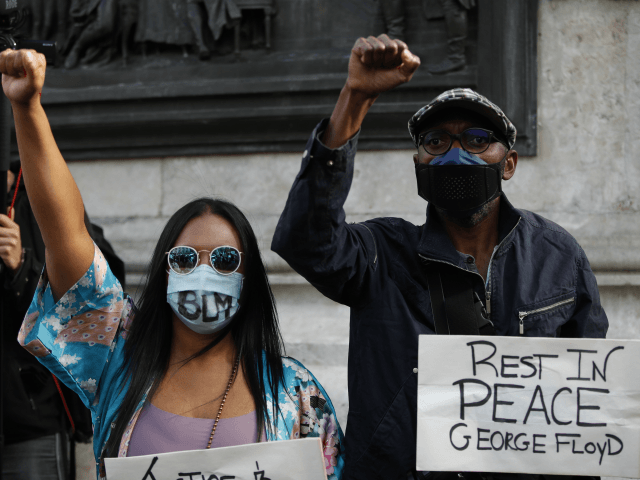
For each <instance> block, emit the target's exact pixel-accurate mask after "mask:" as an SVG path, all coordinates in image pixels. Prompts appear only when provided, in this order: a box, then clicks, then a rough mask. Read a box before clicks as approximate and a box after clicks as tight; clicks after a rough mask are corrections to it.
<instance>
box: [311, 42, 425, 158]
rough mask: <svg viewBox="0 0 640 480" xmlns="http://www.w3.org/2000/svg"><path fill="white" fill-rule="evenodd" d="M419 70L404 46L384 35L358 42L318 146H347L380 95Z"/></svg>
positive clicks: (417, 61)
mask: <svg viewBox="0 0 640 480" xmlns="http://www.w3.org/2000/svg"><path fill="white" fill-rule="evenodd" d="M419 66H420V59H419V58H418V57H417V56H415V55H413V54H412V53H411V52H410V51H409V48H408V47H407V44H406V43H404V42H402V41H400V40H391V39H390V38H389V37H388V36H387V35H380V36H379V37H378V38H376V37H368V38H366V39H365V38H359V39H358V40H356V43H355V45H354V46H353V49H352V50H351V57H350V58H349V76H348V78H347V83H346V84H345V86H344V87H343V89H342V92H341V93H340V97H339V98H338V102H337V103H336V106H335V108H334V109H333V113H332V114H331V119H330V120H329V125H328V126H327V129H326V131H325V132H324V136H323V137H322V142H323V143H324V144H325V145H326V146H327V147H328V148H330V149H334V148H338V147H341V146H342V145H344V144H345V143H347V141H348V140H349V139H350V138H352V137H353V136H354V135H355V134H356V133H357V132H358V131H359V130H360V126H361V125H362V121H363V120H364V117H365V116H366V115H367V112H368V111H369V109H370V108H371V106H372V105H373V103H374V102H375V101H376V99H377V98H378V95H380V94H381V93H382V92H386V91H387V90H391V89H393V88H395V87H397V86H398V85H401V84H403V83H406V82H408V81H409V80H411V77H413V74H414V73H415V71H416V70H417V69H418V67H419Z"/></svg>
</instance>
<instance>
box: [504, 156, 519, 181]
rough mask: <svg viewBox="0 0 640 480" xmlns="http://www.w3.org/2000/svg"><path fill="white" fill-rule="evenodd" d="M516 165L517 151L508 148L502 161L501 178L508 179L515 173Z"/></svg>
mask: <svg viewBox="0 0 640 480" xmlns="http://www.w3.org/2000/svg"><path fill="white" fill-rule="evenodd" d="M517 165H518V152H516V151H515V150H509V151H508V152H507V160H506V161H505V163H504V172H503V174H502V179H503V180H510V179H511V177H513V176H514V175H515V173H516V167H517Z"/></svg>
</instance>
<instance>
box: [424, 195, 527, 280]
mask: <svg viewBox="0 0 640 480" xmlns="http://www.w3.org/2000/svg"><path fill="white" fill-rule="evenodd" d="M520 217H521V215H520V212H519V211H518V210H517V209H516V208H514V207H513V205H511V203H510V202H509V200H508V199H507V197H506V195H505V194H504V193H503V194H502V196H501V198H500V217H499V218H498V245H499V244H500V243H502V241H503V240H504V239H505V238H506V237H507V236H508V235H509V233H510V232H511V231H512V230H513V228H514V227H515V226H516V225H517V224H518V221H519V220H520ZM418 253H419V254H420V255H422V256H423V257H426V258H431V259H434V260H442V261H445V262H449V263H452V264H453V265H457V266H458V267H460V268H463V269H465V270H469V266H468V265H467V264H466V263H465V258H466V257H465V256H463V255H460V253H459V252H458V251H457V250H456V249H455V247H454V246H453V243H452V242H451V240H450V239H449V235H447V231H446V230H445V228H444V225H443V223H442V221H441V220H440V217H439V216H438V213H437V212H436V210H435V207H434V206H433V205H431V204H429V205H428V206H427V219H426V222H425V224H424V226H423V228H422V235H421V237H420V243H419V245H418Z"/></svg>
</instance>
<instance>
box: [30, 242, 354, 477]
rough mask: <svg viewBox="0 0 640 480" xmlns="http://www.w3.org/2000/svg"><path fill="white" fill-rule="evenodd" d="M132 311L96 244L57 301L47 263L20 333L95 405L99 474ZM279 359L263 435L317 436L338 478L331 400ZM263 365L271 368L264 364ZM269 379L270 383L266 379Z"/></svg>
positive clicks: (338, 443) (125, 442) (123, 446)
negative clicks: (279, 383) (279, 376)
mask: <svg viewBox="0 0 640 480" xmlns="http://www.w3.org/2000/svg"><path fill="white" fill-rule="evenodd" d="M134 316H135V306H134V304H133V300H132V299H131V298H130V297H129V296H128V295H126V294H124V293H123V291H122V287H121V286H120V283H119V282H118V280H117V279H116V277H115V276H114V275H113V273H112V272H111V270H110V269H109V266H108V264H107V262H106V260H105V258H104V256H103V255H102V252H100V250H99V249H98V247H96V248H95V255H94V260H93V263H92V264H91V266H90V267H89V269H88V270H87V272H86V273H85V274H84V276H83V277H82V278H81V279H80V280H78V282H77V283H76V284H75V285H74V286H73V287H71V288H70V289H69V291H67V292H66V293H65V294H64V295H63V296H62V298H60V299H59V300H58V301H57V302H55V301H54V298H53V295H52V293H51V288H50V286H49V282H48V278H47V271H46V268H45V270H44V272H43V274H42V277H41V278H40V282H39V283H38V288H37V289H36V293H35V295H34V298H33V300H32V302H31V306H30V307H29V311H28V312H27V315H26V316H25V319H24V322H23V324H22V327H21V329H20V333H19V335H18V341H19V342H20V344H21V345H22V346H23V347H24V348H25V349H27V350H28V351H29V352H31V353H32V354H33V355H34V356H36V357H37V358H38V360H39V361H40V362H41V363H42V364H43V365H45V366H46V367H47V368H48V369H49V370H50V371H51V372H52V373H54V374H55V375H56V376H57V377H58V378H59V379H60V380H61V381H63V382H64V383H65V384H66V385H67V386H68V387H69V388H70V389H72V390H73V391H75V392H76V393H77V394H78V395H79V396H80V398H81V399H82V401H83V402H84V404H85V405H86V406H87V407H88V408H89V409H90V410H91V415H92V420H93V429H94V441H93V448H94V454H95V458H96V469H97V475H98V476H99V477H100V473H101V472H100V470H101V469H100V467H101V457H102V452H103V449H104V446H105V444H106V442H107V439H108V438H109V433H110V431H111V427H112V422H114V421H115V418H116V414H117V412H118V409H119V407H120V405H121V404H122V400H123V398H124V394H125V389H124V388H122V386H123V382H124V381H125V379H124V371H122V369H121V368H120V366H121V365H122V364H123V361H124V344H125V342H126V339H127V332H128V327H129V325H130V324H131V321H133V320H134ZM282 364H283V369H284V381H283V384H284V388H280V390H279V391H278V392H274V391H271V390H268V391H267V392H266V393H267V400H268V404H267V415H269V419H270V421H271V424H272V425H274V430H275V431H269V432H266V435H265V436H264V437H263V439H264V440H267V441H278V440H290V439H296V438H305V437H319V438H320V439H321V441H322V445H323V455H324V462H325V468H326V473H327V478H328V480H339V479H340V478H341V476H342V470H343V466H344V445H343V435H342V430H341V428H340V425H339V424H338V421H337V418H336V414H335V410H334V408H333V405H332V403H331V400H330V399H329V396H328V395H327V393H326V392H325V391H324V389H323V388H322V385H320V383H319V382H318V381H317V380H316V378H315V377H314V376H313V374H312V373H311V372H309V370H307V369H306V368H305V367H304V365H302V364H301V363H300V362H298V361H297V360H294V359H292V358H289V357H283V358H282ZM264 371H265V375H266V374H267V373H266V368H265V369H264ZM265 384H266V385H268V382H267V381H266V379H265ZM267 388H268V387H267ZM275 395H278V401H279V405H280V412H279V414H278V418H277V419H274V418H272V415H273V410H272V408H271V404H272V402H273V399H274V398H275ZM145 400H146V398H143V399H142V400H141V401H140V404H139V405H138V409H137V411H136V412H135V413H134V415H133V416H132V418H131V419H130V421H129V424H128V426H127V429H126V430H125V433H124V435H123V437H122V439H121V443H120V449H119V453H118V455H119V456H126V455H127V451H128V447H129V439H130V438H131V433H132V432H133V429H134V428H135V424H136V421H137V419H138V416H139V413H140V410H141V408H142V406H143V405H144V402H145ZM265 420H266V419H265ZM265 423H266V422H265ZM102 474H103V475H104V471H103V472H102Z"/></svg>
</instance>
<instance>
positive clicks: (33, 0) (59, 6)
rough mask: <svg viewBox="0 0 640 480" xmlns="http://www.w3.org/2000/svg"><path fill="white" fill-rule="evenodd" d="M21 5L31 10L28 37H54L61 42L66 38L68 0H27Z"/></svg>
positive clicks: (45, 38) (49, 38) (41, 38)
mask: <svg viewBox="0 0 640 480" xmlns="http://www.w3.org/2000/svg"><path fill="white" fill-rule="evenodd" d="M21 6H24V7H28V8H29V10H30V11H31V32H29V34H28V35H29V38H34V39H39V40H51V39H54V36H55V40H56V42H58V43H62V42H64V41H65V39H66V35H67V25H68V22H69V0H27V1H25V2H23V3H21Z"/></svg>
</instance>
